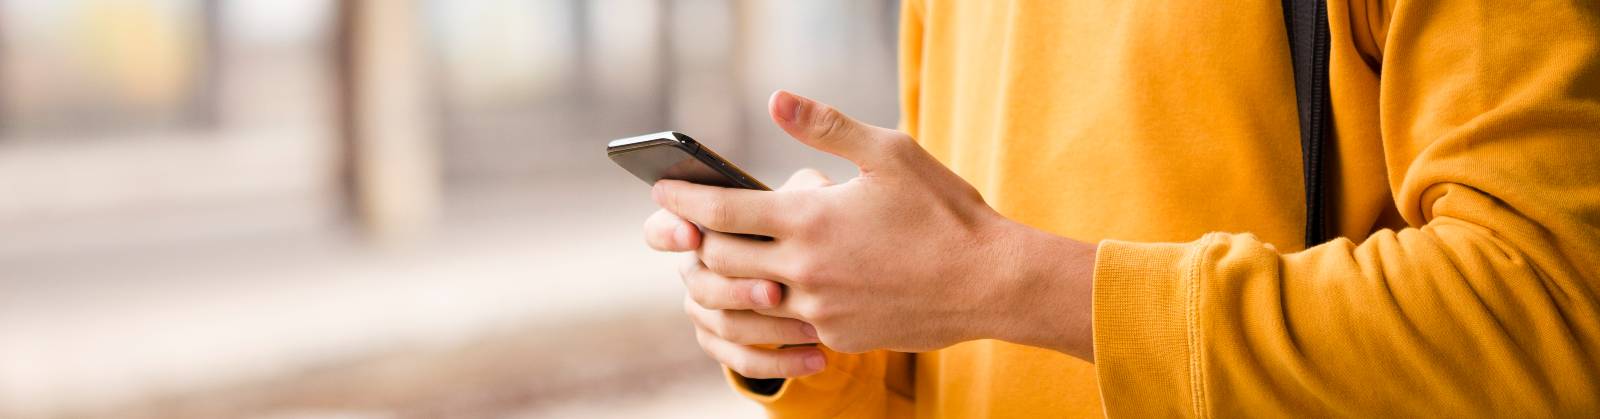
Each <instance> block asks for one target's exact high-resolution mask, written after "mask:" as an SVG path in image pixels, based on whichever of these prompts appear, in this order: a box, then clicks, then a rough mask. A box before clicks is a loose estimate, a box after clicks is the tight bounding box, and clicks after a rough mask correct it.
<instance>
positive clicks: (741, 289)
mask: <svg viewBox="0 0 1600 419" xmlns="http://www.w3.org/2000/svg"><path fill="white" fill-rule="evenodd" d="M679 276H680V277H682V279H683V286H684V288H686V289H687V290H688V291H689V298H690V299H693V300H694V301H695V303H697V304H699V305H700V306H702V307H705V308H709V309H715V310H755V309H761V308H773V307H777V306H778V303H779V302H781V301H783V287H782V286H780V285H778V284H777V283H775V282H772V281H768V280H764V279H754V278H729V277H726V276H722V275H718V274H717V273H716V272H712V271H711V270H710V269H706V267H705V265H701V264H700V263H699V262H694V263H692V264H690V265H688V266H687V267H685V268H684V271H683V272H682V274H681V275H679Z"/></svg>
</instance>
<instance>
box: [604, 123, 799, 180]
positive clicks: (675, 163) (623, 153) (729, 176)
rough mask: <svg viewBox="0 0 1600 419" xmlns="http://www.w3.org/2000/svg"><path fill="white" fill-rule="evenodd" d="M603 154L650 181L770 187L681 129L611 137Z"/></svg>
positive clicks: (635, 174) (630, 171) (637, 175)
mask: <svg viewBox="0 0 1600 419" xmlns="http://www.w3.org/2000/svg"><path fill="white" fill-rule="evenodd" d="M606 155H607V156H609V157H611V161H613V162H616V163H617V165H618V166H622V168H623V169H626V170H627V171H628V172H629V173H633V175H634V176H635V177H638V178H639V180H643V181H644V183H647V184H651V185H654V184H655V183H656V181H658V180H662V179H674V180H682V181H687V182H693V183H698V184H702V185H710V186H720V187H724V188H743V189H755V190H761V191H770V190H772V188H768V187H767V185H766V184H763V183H761V181H758V180H756V178H755V177H753V176H750V174H749V173H745V171H744V170H742V169H739V166H735V165H734V164H733V163H732V162H729V161H728V160H727V159H724V158H722V156H720V155H717V152H715V151H711V148H710V147H706V146H705V145H704V144H700V142H698V141H695V140H694V139H693V138H689V136H688V135H684V134H683V133H681V132H673V131H667V132H658V133H654V134H645V135H640V136H637V137H629V138H623V139H619V140H613V141H611V143H609V144H606Z"/></svg>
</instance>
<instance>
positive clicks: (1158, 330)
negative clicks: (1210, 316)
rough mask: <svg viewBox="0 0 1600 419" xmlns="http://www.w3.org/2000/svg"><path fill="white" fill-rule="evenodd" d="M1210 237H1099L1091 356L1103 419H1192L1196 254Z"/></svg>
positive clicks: (1195, 403) (1196, 383)
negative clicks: (1183, 240) (1153, 239)
mask: <svg viewBox="0 0 1600 419" xmlns="http://www.w3.org/2000/svg"><path fill="white" fill-rule="evenodd" d="M1214 240H1216V236H1215V235H1207V236H1206V237H1203V238H1201V239H1200V240H1198V241H1195V242H1190V243H1133V242H1124V241H1116V240H1106V241H1102V242H1100V249H1099V251H1098V252H1097V253H1096V256H1095V267H1094V296H1093V307H1094V308H1093V323H1094V359H1095V373H1096V376H1097V378H1098V380H1099V384H1100V397H1101V400H1103V401H1104V403H1105V409H1106V415H1107V416H1109V417H1199V416H1201V415H1200V413H1201V412H1203V411H1205V408H1204V405H1203V403H1204V400H1205V397H1204V394H1202V391H1203V389H1204V386H1203V385H1202V384H1201V382H1200V380H1201V375H1200V372H1199V371H1200V350H1199V338H1198V336H1197V334H1198V333H1199V330H1200V329H1199V328H1198V327H1197V323H1198V320H1199V313H1198V312H1197V310H1198V309H1199V307H1198V305H1197V304H1196V302H1197V301H1199V292H1200V282H1201V280H1202V276H1201V275H1200V272H1201V267H1200V262H1201V260H1202V257H1201V255H1203V254H1204V253H1205V249H1206V248H1207V247H1208V246H1210V245H1209V243H1212V242H1213V241H1214Z"/></svg>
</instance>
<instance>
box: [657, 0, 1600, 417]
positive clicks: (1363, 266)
mask: <svg viewBox="0 0 1600 419" xmlns="http://www.w3.org/2000/svg"><path fill="white" fill-rule="evenodd" d="M1281 11H1282V9H1280V6H1279V2H1278V1H1260V2H1247V3H1239V4H1229V5H1227V6H1226V7H1224V6H1222V5H1220V4H1217V3H1211V2H1148V1H1126V2H1047V1H1025V0H1010V1H953V0H922V1H918V0H908V1H905V2H904V6H903V9H902V15H903V17H902V21H901V32H900V35H901V45H900V52H899V60H900V77H901V79H900V90H901V92H900V95H901V98H902V100H901V106H902V112H903V113H902V114H903V122H902V124H901V126H900V127H899V129H898V130H891V129H887V128H880V127H874V126H869V125H865V124H863V123H860V122H858V121H856V120H853V119H851V118H849V117H848V116H846V115H844V114H843V113H841V112H840V111H838V110H836V109H834V108H831V107H829V106H827V105H825V104H823V103H820V102H817V101H815V100H811V99H808V98H805V97H801V96H799V95H795V94H792V93H789V92H782V91H780V92H777V93H776V94H775V95H774V96H773V97H772V99H771V102H770V105H769V108H770V109H769V110H770V112H771V116H772V119H773V121H774V122H775V123H776V124H777V126H778V127H780V128H781V129H782V130H783V131H785V132H786V133H788V134H789V135H790V136H793V137H794V138H795V139H797V140H799V141H800V142H802V143H804V144H806V145H809V146H811V147H814V148H816V149H818V150H822V151H825V152H828V153H832V154H836V155H838V156H841V157H844V158H846V159H848V160H850V161H852V162H853V163H854V164H855V165H856V166H858V167H859V169H860V175H859V177H856V178H854V179H850V180H848V181H846V182H843V183H838V184H834V183H832V182H830V181H829V180H828V179H826V178H824V177H823V176H821V175H820V174H818V173H817V172H815V171H801V172H799V173H797V174H795V175H794V177H793V178H792V179H790V180H789V182H788V183H787V184H785V185H784V186H783V187H782V188H781V189H780V190H778V191H772V192H767V191H749V190H735V189H721V188H714V187H708V186H700V185H694V184H688V183H683V182H677V181H661V182H658V183H657V184H656V185H655V186H654V188H653V189H652V196H653V199H654V200H655V202H657V203H659V204H660V205H661V207H662V208H663V210H662V211H661V212H657V213H655V214H653V215H652V216H650V218H649V219H648V220H647V221H646V225H645V237H646V241H647V242H648V243H649V244H650V245H651V246H653V247H655V248H657V249H660V250H665V251H676V252H693V257H692V258H691V259H689V260H688V262H687V263H686V264H685V265H684V267H683V269H682V271H681V273H680V274H681V275H680V276H681V278H682V280H683V282H684V284H685V285H686V286H687V288H688V296H687V298H686V300H685V302H684V305H685V309H686V311H687V312H688V313H689V315H690V318H691V320H692V322H693V323H694V325H695V326H696V332H697V335H698V338H699V343H700V345H701V346H702V347H703V348H704V350H705V351H706V352H707V353H708V354H710V356H711V357H713V358H715V359H716V360H717V361H719V362H721V363H722V364H724V365H726V366H727V367H728V368H729V371H730V372H729V374H730V379H731V381H732V382H733V383H734V385H735V387H736V388H738V390H739V391H740V392H741V393H743V394H745V395H747V396H748V397H750V398H752V399H754V400H756V401H758V402H760V403H762V404H763V405H764V406H765V407H766V408H767V410H768V411H769V412H770V413H771V414H772V415H773V416H775V417H907V416H913V415H914V416H915V417H923V418H967V417H1091V416H1102V415H1104V416H1110V417H1240V416H1265V417H1320V416H1353V417H1389V416H1407V417H1491V416H1518V417H1553V416H1567V417H1595V416H1596V415H1600V297H1597V296H1600V8H1596V7H1595V6H1594V5H1593V4H1592V3H1586V2H1573V1H1547V2H1530V3H1517V4H1510V3H1500V2H1489V1H1481V0H1478V1H1465V2H1431V1H1416V0H1385V1H1348V2H1345V1H1330V2H1328V5H1327V21H1328V24H1329V29H1330V32H1329V34H1330V36H1329V63H1328V65H1329V83H1330V91H1331V96H1330V98H1331V99H1330V100H1331V104H1332V112H1331V115H1332V124H1333V125H1332V132H1333V137H1332V138H1331V143H1329V144H1328V149H1329V150H1330V151H1331V153H1332V154H1331V158H1330V159H1329V160H1328V161H1329V163H1328V164H1329V165H1330V166H1329V167H1330V170H1331V173H1332V176H1331V177H1330V179H1331V180H1330V182H1331V184H1329V185H1328V190H1329V192H1328V193H1329V196H1330V200H1329V203H1328V206H1327V210H1328V211H1330V213H1331V214H1332V217H1331V224H1330V226H1329V227H1330V228H1331V231H1332V232H1334V233H1335V235H1336V236H1337V238H1334V239H1332V240H1329V241H1326V242H1323V243H1313V244H1312V245H1310V246H1307V245H1306V244H1305V243H1304V241H1303V237H1304V234H1305V232H1306V229H1307V227H1305V217H1306V211H1307V210H1306V209H1305V208H1304V203H1305V199H1306V192H1305V190H1304V186H1303V183H1302V181H1303V179H1302V168H1301V164H1302V163H1301V149H1300V148H1301V147H1300V144H1299V142H1298V141H1297V139H1298V136H1297V134H1298V132H1299V130H1298V122H1297V111H1296V106H1295V91H1294V87H1293V86H1294V84H1293V70H1292V66H1291V65H1290V62H1289V59H1288V57H1289V46H1288V44H1287V42H1286V36H1287V35H1286V31H1285V26H1284V19H1283V16H1282V14H1281ZM696 225H699V226H701V227H704V228H705V230H706V232H704V233H702V232H700V231H698V230H697V229H696ZM735 233H737V234H744V235H746V236H740V235H735ZM748 235H760V236H768V237H771V238H772V240H770V241H764V240H757V239H752V238H750V236H748ZM813 342H818V343H820V344H821V346H815V347H812V346H794V345H795V344H804V343H813ZM778 345H784V346H778Z"/></svg>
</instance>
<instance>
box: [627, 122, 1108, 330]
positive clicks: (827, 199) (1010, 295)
mask: <svg viewBox="0 0 1600 419" xmlns="http://www.w3.org/2000/svg"><path fill="white" fill-rule="evenodd" d="M769 108H770V110H771V113H772V117H773V120H774V121H775V122H777V124H778V125H779V126H780V127H781V128H783V130H784V131H786V132H788V133H789V135H790V136H793V137H794V138H795V139H797V140H800V141H801V142H802V143H805V144H806V145H808V146H811V147H813V148H816V149H819V150H822V151H825V152H829V153H832V154H835V155H838V156H841V157H844V158H846V159H849V160H851V161H852V162H854V163H855V164H856V166H857V167H858V168H859V169H860V172H861V175H860V176H859V177H857V178H855V179H852V180H850V181H849V182H846V183H843V184H839V185H834V186H829V187H822V188H799V189H792V190H788V189H786V190H782V191H777V192H765V191H750V190H741V189H725V188H717V187H711V186H703V185H695V184H691V183H686V182H679V181H661V182H657V183H656V185H655V188H654V189H653V194H652V195H653V197H654V199H655V200H656V202H657V203H658V204H660V205H661V206H662V208H664V209H665V210H667V211H669V212H671V213H673V214H676V215H678V216H679V217H682V218H683V219H687V220H689V221H692V222H694V223H696V224H699V225H701V226H704V227H705V228H707V229H709V230H715V231H720V232H725V233H743V234H753V235H761V236H768V237H772V238H773V240H772V241H760V240H753V239H749V238H745V237H742V236H736V235H731V234H710V235H707V236H705V237H703V240H702V241H701V243H699V244H700V246H699V248H700V252H699V256H700V261H701V262H702V263H703V266H705V267H706V268H707V269H709V271H710V272H712V273H715V274H716V275H718V277H719V278H763V279H770V280H774V281H778V282H781V283H783V284H785V285H787V287H788V288H787V293H786V295H783V296H782V298H772V297H771V295H772V294H770V293H765V291H761V292H757V291H755V290H754V289H753V287H754V285H752V291H751V294H749V295H762V296H768V298H769V299H768V300H764V301H762V303H767V302H772V303H776V306H775V307H772V308H763V309H758V310H756V312H758V313H761V314H767V315H771V316H777V317H786V318H791V319H797V320H800V321H803V322H805V323H808V324H810V325H813V326H815V328H816V331H817V333H818V336H819V338H820V340H821V341H822V343H823V344H825V345H827V346H828V347H830V348H832V349H835V350H839V351H843V352H861V351H866V350H871V349H891V350H897V351H925V350H931V349H937V348H942V347H945V346H949V345H951V344H954V343H957V342H961V341H965V340H972V339H980V338H998V339H1005V340H1010V341H1013V342H1019V343H1024V344H1032V345H1036V346H1045V347H1050V348H1055V349H1058V350H1061V351H1064V352H1068V353H1070V354H1074V355H1078V356H1080V357H1084V358H1088V356H1089V355H1088V354H1089V350H1088V347H1089V342H1090V340H1091V338H1090V337H1089V334H1088V331H1089V326H1088V325H1089V315H1088V313H1089V289H1090V287H1089V285H1090V283H1089V281H1090V277H1091V276H1092V275H1091V274H1090V272H1092V266H1093V255H1094V246H1093V245H1089V244H1085V243H1079V242H1076V241H1072V240H1068V239H1064V238H1060V237H1055V236H1052V235H1049V234H1046V233H1043V232H1040V231H1037V230H1034V229H1032V228H1028V227H1026V226H1023V225H1021V224H1018V223H1015V222H1012V221H1010V220H1008V219H1006V218H1005V217H1003V216H1001V215H1000V214H999V213H997V212H995V211H994V210H993V209H991V208H990V207H989V206H988V205H987V204H985V203H984V201H983V198H982V197H981V196H980V195H979V194H978V192H977V190H976V189H974V188H973V187H972V186H971V185H969V184H967V183H966V182H965V181H964V180H962V179H961V178H960V177H959V176H957V175H956V174H955V173H953V172H951V171H950V170H948V169H946V168H945V167H944V166H943V165H941V164H940V163H939V162H938V161H937V160H935V159H934V158H933V157H932V156H931V155H929V154H927V153H926V152H925V151H923V150H922V149H921V148H920V147H918V146H917V145H916V143H915V142H914V141H913V140H912V139H911V137H909V136H907V135H906V134H904V133H900V132H897V131H893V130H889V129H885V128H879V127H874V126H870V125H866V124H862V123H860V122H857V121H855V120H854V119H851V118H849V117H847V116H845V115H843V114H841V113H839V112H838V111H836V110H834V109H833V108H830V107H828V106H826V105H823V104H820V103H817V102H814V101H811V100H809V99H805V98H801V97H799V96H796V95H793V94H790V93H787V92H778V93H776V94H774V95H773V98H772V101H771V104H770V105H769ZM769 290H770V289H769ZM733 298H734V299H738V298H744V297H742V294H741V295H737V296H735V297H733Z"/></svg>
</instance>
